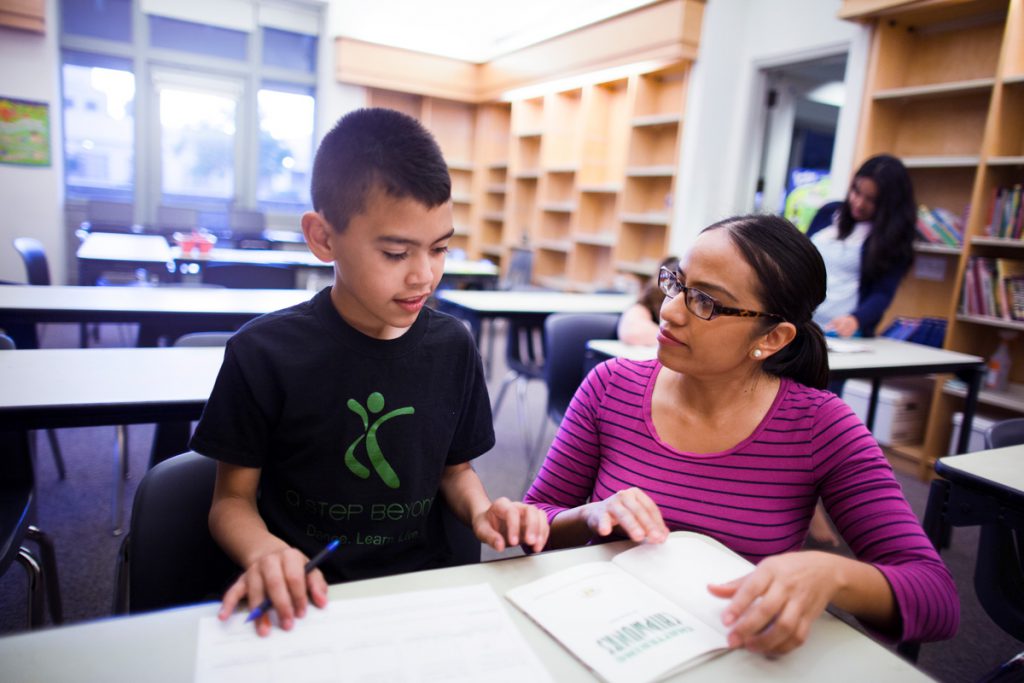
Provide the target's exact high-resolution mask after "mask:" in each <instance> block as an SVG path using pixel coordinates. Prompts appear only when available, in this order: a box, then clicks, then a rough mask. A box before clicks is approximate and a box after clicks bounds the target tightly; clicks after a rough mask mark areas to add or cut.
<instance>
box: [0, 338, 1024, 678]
mask: <svg viewBox="0 0 1024 683" xmlns="http://www.w3.org/2000/svg"><path fill="white" fill-rule="evenodd" d="M76 335H77V328H76V327H74V326H65V325H49V326H46V328H45V330H44V334H43V336H42V344H43V345H44V346H53V347H61V346H74V345H75V344H76V342H77V336H76ZM499 336H500V335H499ZM133 338H134V337H133V331H132V330H131V329H130V327H128V326H122V325H106V326H103V327H102V328H101V339H100V344H101V345H105V346H106V345H126V344H131V343H132V341H131V340H132V339H133ZM494 350H495V352H496V353H495V356H496V358H495V362H494V365H493V371H492V375H491V382H490V386H491V393H492V396H495V395H496V391H497V389H498V386H499V385H500V383H501V380H502V378H503V377H504V375H505V368H504V364H503V363H502V361H501V352H502V345H501V343H500V340H499V341H498V343H497V344H496V345H495V349H494ZM526 396H527V402H526V415H525V419H526V421H527V424H528V426H529V429H530V432H531V434H536V433H537V429H538V426H539V425H541V424H543V421H544V404H545V400H546V392H545V389H544V386H543V384H542V383H541V382H536V381H534V382H530V383H529V385H528V387H527V392H526ZM515 398H516V396H515V392H513V391H510V392H509V393H508V394H507V395H506V397H505V402H504V404H503V405H502V406H501V407H500V410H499V411H498V412H497V414H496V416H495V428H496V432H497V442H498V445H497V447H496V448H495V449H494V450H492V451H491V452H490V453H487V454H486V455H484V456H482V457H481V458H479V459H478V460H477V461H476V462H475V466H476V468H477V471H478V472H479V473H480V476H481V478H482V479H483V481H484V484H485V485H486V486H487V489H488V492H489V493H490V494H491V496H492V497H497V496H502V495H504V496H508V497H509V498H512V499H518V498H520V497H521V496H522V494H523V492H524V491H525V489H526V487H527V486H528V485H529V482H530V480H531V475H532V471H531V470H532V469H533V468H535V467H536V459H537V457H538V456H537V454H536V453H533V454H529V455H530V456H531V458H532V461H531V459H530V458H528V453H527V452H526V451H527V449H525V448H524V445H523V440H522V437H521V434H520V427H519V421H518V419H517V418H518V415H517V413H518V410H517V404H516V400H515ZM545 430H546V431H545V437H544V439H543V441H544V443H543V444H542V448H541V449H539V450H542V451H543V450H546V447H547V444H548V443H549V442H550V441H551V439H552V437H553V436H554V428H553V426H552V425H550V424H547V425H545ZM152 434H153V427H152V425H135V426H131V427H130V428H129V456H130V462H131V476H130V478H129V480H128V481H127V482H126V484H127V486H126V498H125V503H124V506H123V513H124V514H125V516H126V518H127V515H128V514H129V513H130V507H131V500H132V494H133V492H134V488H135V486H136V485H137V484H138V481H139V479H140V477H141V476H142V474H143V472H144V470H145V467H146V464H147V461H148V458H149V446H150V443H151V440H152ZM58 435H59V439H60V444H61V448H62V450H63V452H64V458H65V461H66V462H67V468H68V475H67V479H66V480H65V481H59V480H58V478H57V473H56V469H55V467H54V463H53V458H52V457H51V453H50V450H49V446H48V444H47V442H46V439H45V436H44V435H43V434H41V433H39V434H37V435H36V441H37V444H38V449H37V453H36V470H37V478H38V493H39V501H40V504H39V510H38V525H39V526H40V527H41V528H42V529H43V530H44V531H46V532H47V533H48V534H50V535H51V536H52V538H53V539H54V541H55V543H56V546H57V561H58V567H59V572H60V585H61V593H62V596H63V600H64V610H65V618H66V621H67V622H69V623H75V622H82V621H89V620H94V619H102V618H105V617H109V616H110V615H111V613H112V612H111V608H112V604H113V598H114V575H115V564H116V562H115V561H116V557H117V550H118V546H119V544H120V538H118V537H115V536H113V535H112V534H111V528H112V527H111V516H112V515H111V491H112V481H113V477H114V476H115V472H114V458H113V454H114V446H115V437H114V429H113V428H112V427H96V428H87V429H64V430H60V431H59V432H58ZM899 478H900V481H901V484H902V486H903V489H904V493H905V494H906V496H907V498H908V500H909V501H910V503H911V505H912V506H913V508H914V510H915V511H916V512H917V513H918V515H919V516H920V515H923V512H924V506H925V502H926V499H927V493H928V487H927V485H926V484H925V483H923V482H921V481H918V480H916V479H913V478H909V477H906V476H902V475H900V476H899ZM976 547H977V534H976V533H975V532H974V530H971V529H958V530H956V531H955V533H954V536H953V542H952V545H951V547H950V548H949V549H947V550H945V551H943V558H944V559H945V560H946V562H947V563H948V565H949V567H950V569H951V571H952V572H953V575H954V577H955V578H956V581H957V585H958V587H959V590H960V599H961V604H962V613H963V616H962V620H961V624H960V631H959V633H958V634H957V636H956V637H955V638H953V639H952V640H950V641H946V642H943V643H933V644H927V645H924V646H922V648H921V654H920V658H919V660H918V666H919V667H920V668H921V669H922V670H923V671H925V672H926V673H928V674H929V675H930V676H932V677H933V678H935V679H937V680H939V681H944V682H950V683H952V682H959V681H974V680H977V679H978V678H979V677H980V676H982V674H984V673H985V672H987V671H988V670H990V669H991V668H993V667H994V666H996V665H997V664H998V663H1000V662H1002V661H1005V660H1006V659H1008V658H1009V657H1011V656H1012V655H1014V654H1016V653H1017V652H1020V651H1021V650H1024V643H1022V642H1020V641H1017V640H1015V639H1013V638H1011V637H1010V636H1008V635H1007V634H1005V633H1004V632H1003V631H1002V630H1000V629H999V628H998V627H997V626H996V625H995V624H993V623H992V622H991V620H990V619H989V618H988V617H987V615H986V614H985V613H984V611H983V610H982V609H981V607H980V606H979V605H978V602H977V600H976V599H975V596H974V588H973V584H972V576H973V567H974V553H975V549H976ZM519 552H520V551H519V550H518V549H510V550H507V551H505V552H504V553H502V554H500V555H499V554H498V553H495V552H493V551H492V550H490V549H489V548H485V550H484V560H485V561H487V560H492V559H495V558H497V557H499V556H500V557H506V556H511V555H515V554H519ZM26 598H27V582H26V579H25V575H24V572H23V571H22V570H21V568H20V567H18V566H13V565H12V566H11V568H10V569H8V571H7V572H6V574H5V575H3V576H0V635H2V634H8V633H13V632H17V631H20V630H22V629H24V628H25V623H26V611H27V599H26ZM55 654H59V653H55ZM0 678H2V676H0Z"/></svg>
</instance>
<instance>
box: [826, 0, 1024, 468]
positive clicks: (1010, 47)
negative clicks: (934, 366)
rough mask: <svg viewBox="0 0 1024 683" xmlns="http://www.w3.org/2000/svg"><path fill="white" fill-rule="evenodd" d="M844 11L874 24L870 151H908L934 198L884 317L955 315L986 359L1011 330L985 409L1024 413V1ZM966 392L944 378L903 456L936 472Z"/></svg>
mask: <svg viewBox="0 0 1024 683" xmlns="http://www.w3.org/2000/svg"><path fill="white" fill-rule="evenodd" d="M841 16H843V17H844V18H848V19H857V20H863V21H867V22H870V23H871V25H872V27H873V36H872V48H871V56H870V61H869V65H868V78H867V83H866V92H865V100H864V105H863V110H862V115H861V127H860V139H859V145H858V154H857V156H858V158H859V159H865V158H867V157H868V156H871V155H873V154H878V153H883V152H885V153H890V154H894V155H896V156H898V157H900V158H901V159H902V160H903V162H904V164H905V165H906V166H907V168H908V170H909V172H910V175H911V179H912V181H913V184H914V192H915V196H916V198H917V201H918V202H919V204H921V205H922V206H921V207H920V208H919V212H918V234H919V237H920V238H921V239H920V241H919V244H918V245H917V248H916V251H917V254H916V259H915V265H914V268H913V269H912V272H911V273H910V274H909V275H908V276H907V278H906V279H905V280H904V282H903V283H902V284H901V286H900V289H899V291H898V292H897V295H896V299H895V300H894V302H893V305H892V307H891V308H890V310H889V312H888V313H887V316H886V319H885V320H883V322H882V325H881V326H880V329H885V327H886V325H887V324H888V323H889V322H890V321H892V320H894V319H896V318H898V317H901V316H915V317H928V316H931V317H940V318H945V319H947V320H948V325H947V333H946V337H945V341H944V348H947V349H952V350H956V351H961V352H964V353H971V354H974V355H978V356H983V357H985V358H991V357H992V356H993V354H994V353H995V352H996V349H997V347H998V346H999V344H1000V343H1001V342H1000V340H1001V339H1003V340H1005V341H1006V342H1007V343H1008V344H1009V349H1010V358H1011V367H1010V371H1009V383H1008V384H1007V385H1006V386H1005V387H1004V388H1001V389H993V388H989V387H983V389H982V392H981V397H980V399H979V406H978V411H979V413H980V414H984V415H988V416H990V417H993V418H995V419H1001V418H1005V417H1011V416H1019V415H1021V414H1024V341H1022V339H1024V321H1020V320H1018V319H1016V318H1015V313H1014V299H1013V297H1014V293H1015V292H1016V291H1017V289H1021V290H1024V287H1021V285H1020V284H1018V283H1019V282H1020V280H1021V274H1022V273H1024V240H1022V239H1021V236H1020V194H1021V192H1020V188H1019V186H1020V185H1021V184H1022V183H1024V132H1022V130H1024V2H1022V0H975V1H974V2H957V1H952V0H951V1H948V2H943V1H941V0H938V1H934V0H933V1H932V2H908V1H907V0H902V1H901V0H892V1H889V2H884V1H883V2H872V3H865V2H862V1H860V0H846V1H845V2H844V6H843V10H842V12H841ZM1000 332H1006V333H1009V334H1004V335H1000V334H999V333H1000ZM965 394H966V388H965V387H963V386H962V385H961V384H960V383H958V382H957V381H955V380H953V379H950V378H949V377H947V376H940V377H937V378H936V381H935V386H934V391H933V395H932V401H931V405H930V412H929V416H928V426H927V429H926V430H925V437H924V442H923V443H922V444H915V445H913V446H909V447H900V448H898V449H893V450H891V451H890V456H893V458H892V459H893V461H894V465H896V466H897V467H902V468H903V469H906V470H908V471H914V472H916V473H917V474H919V475H920V476H921V477H922V478H927V477H929V476H931V474H932V472H933V466H934V462H935V459H936V458H938V457H941V456H943V455H946V454H947V453H948V452H949V443H950V438H951V435H952V424H951V423H952V422H953V416H954V413H956V412H957V411H959V410H962V408H963V397H964V396H965Z"/></svg>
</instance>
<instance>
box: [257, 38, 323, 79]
mask: <svg viewBox="0 0 1024 683" xmlns="http://www.w3.org/2000/svg"><path fill="white" fill-rule="evenodd" d="M316 45H317V41H316V36H307V35H303V34H301V33H292V32H291V31H280V30H278V29H274V28H265V29H263V64H264V66H276V67H280V68H282V69H291V70H292V71H301V72H303V73H307V74H312V73H316Z"/></svg>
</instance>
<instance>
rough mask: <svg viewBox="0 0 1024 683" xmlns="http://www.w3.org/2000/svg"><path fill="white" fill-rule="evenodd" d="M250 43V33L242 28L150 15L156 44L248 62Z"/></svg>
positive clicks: (150, 38) (154, 44) (150, 25)
mask: <svg viewBox="0 0 1024 683" xmlns="http://www.w3.org/2000/svg"><path fill="white" fill-rule="evenodd" d="M247 42H248V36H246V34H244V33H242V32H241V31H232V30H231V29H227V28H220V27H218V26H206V25H205V24H194V23H192V22H191V21H179V20H177V19H168V18H167V17H155V16H154V17H149V43H150V45H152V46H153V47H160V48H165V49H168V50H180V51H182V52H192V53H195V54H200V55H209V56H210V57H223V58H225V59H236V60H239V61H244V60H245V57H246V51H247V50H246V43H247Z"/></svg>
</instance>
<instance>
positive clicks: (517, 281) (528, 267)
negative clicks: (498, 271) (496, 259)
mask: <svg viewBox="0 0 1024 683" xmlns="http://www.w3.org/2000/svg"><path fill="white" fill-rule="evenodd" d="M532 280H533V249H526V248H524V247H512V248H510V249H509V256H508V270H507V271H506V272H505V280H504V282H502V284H501V289H528V288H529V287H530V283H531V281H532Z"/></svg>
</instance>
